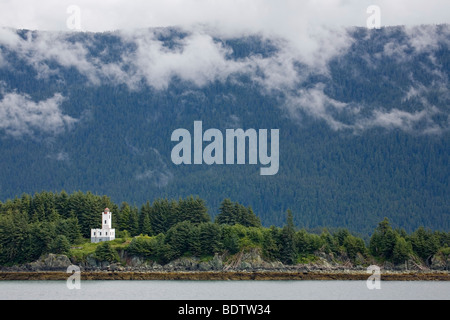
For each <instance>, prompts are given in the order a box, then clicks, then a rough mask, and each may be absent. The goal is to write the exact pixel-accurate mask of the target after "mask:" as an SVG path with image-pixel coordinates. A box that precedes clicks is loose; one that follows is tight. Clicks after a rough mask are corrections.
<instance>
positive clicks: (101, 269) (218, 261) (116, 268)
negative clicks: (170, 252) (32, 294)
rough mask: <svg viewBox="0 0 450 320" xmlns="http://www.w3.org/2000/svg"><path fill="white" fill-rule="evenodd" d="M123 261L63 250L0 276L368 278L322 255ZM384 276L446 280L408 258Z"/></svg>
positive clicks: (445, 274) (442, 271)
mask: <svg viewBox="0 0 450 320" xmlns="http://www.w3.org/2000/svg"><path fill="white" fill-rule="evenodd" d="M123 261H126V263H110V262H106V261H97V260H95V259H91V258H88V259H86V260H85V261H82V262H77V261H71V260H70V259H69V258H68V257H67V256H65V255H54V254H49V255H46V256H43V257H41V258H40V259H39V260H37V261H35V262H32V263H27V264H24V265H17V266H12V267H1V268H0V281H1V280H67V278H68V277H69V276H70V273H67V268H68V267H69V266H72V265H75V266H77V267H78V268H79V270H80V275H81V279H84V280H194V281H207V280H213V281H225V280H257V281H260V280H296V281H301V280H355V281H357V280H358V281H361V280H364V281H365V280H367V279H368V278H369V276H370V273H368V272H367V266H364V265H351V264H345V263H342V262H340V263H336V262H334V263H332V262H331V261H327V259H326V257H324V258H323V259H320V260H318V261H316V262H315V263H309V264H299V265H294V266H286V265H283V264H282V263H280V262H278V261H275V262H267V261H264V260H262V259H261V257H260V256H259V255H258V254H257V253H255V252H254V253H249V254H247V255H243V256H241V257H239V259H236V260H231V261H223V259H222V257H220V256H215V257H214V258H212V259H209V260H207V261H204V260H201V259H198V258H181V259H177V260H176V261H173V262H170V263H168V264H166V265H159V264H157V263H155V262H152V261H145V260H143V259H141V258H139V257H126V259H125V260H123ZM380 271H381V278H382V280H385V281H450V272H449V271H448V268H447V266H446V267H445V268H428V267H426V266H423V265H418V264H417V263H413V262H405V264H402V265H399V266H394V265H391V264H388V263H385V264H383V265H382V266H380Z"/></svg>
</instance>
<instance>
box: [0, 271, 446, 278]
mask: <svg viewBox="0 0 450 320" xmlns="http://www.w3.org/2000/svg"><path fill="white" fill-rule="evenodd" d="M70 275H71V274H70V273H66V272H57V271H44V272H43V271H41V272H0V281H13V280H14V281H25V280H33V281H37V280H47V281H50V280H52V281H54V280H67V279H68V278H69V276H70ZM80 276H81V280H122V281H130V280H147V281H161V280H164V281H174V280H178V281H180V280H181V281H366V280H367V279H368V278H369V276H370V274H368V273H365V272H360V271H351V270H345V271H342V272H323V271H322V272H319V271H317V272H293V271H291V272H287V271H286V272H273V271H255V272H250V271H248V272H240V271H226V272H132V271H120V272H118V271H115V272H112V271H94V272H92V271H85V272H81V273H80ZM381 280H382V281H450V274H449V273H448V272H438V271H435V272H408V273H405V272H387V273H382V274H381Z"/></svg>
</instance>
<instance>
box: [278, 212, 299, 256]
mask: <svg viewBox="0 0 450 320" xmlns="http://www.w3.org/2000/svg"><path fill="white" fill-rule="evenodd" d="M280 259H281V262H283V263H284V264H294V263H295V261H296V259H297V250H296V246H295V226H294V217H293V214H292V211H291V210H288V211H287V223H286V225H285V226H284V227H283V229H282V231H281V254H280Z"/></svg>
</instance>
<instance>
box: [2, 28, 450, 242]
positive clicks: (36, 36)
mask: <svg viewBox="0 0 450 320" xmlns="http://www.w3.org/2000/svg"><path fill="white" fill-rule="evenodd" d="M449 34H450V32H449V26H447V25H441V26H421V27H414V28H403V27H390V28H383V29H380V30H367V29H364V28H350V29H348V30H347V33H346V35H345V37H346V38H347V40H348V41H347V42H346V43H348V46H347V47H346V48H345V50H340V51H338V53H336V54H335V55H333V56H332V57H331V58H329V59H328V60H326V61H324V62H325V63H322V64H320V66H315V65H311V64H308V63H307V62H305V61H302V60H301V58H300V56H297V55H296V52H295V51H290V50H291V47H290V46H288V45H286V43H285V42H284V41H283V40H282V39H267V38H263V37H261V36H259V35H250V36H247V37H243V38H238V39H235V38H232V39H229V38H225V37H219V36H216V35H211V34H208V33H205V32H203V33H196V32H192V31H184V30H180V29H175V28H160V29H149V30H139V31H137V32H135V33H131V34H130V33H124V32H106V33H81V32H80V33H77V32H75V33H55V32H42V31H28V30H10V29H1V32H0V152H1V161H0V199H1V200H2V201H3V202H4V203H8V202H7V199H14V197H15V196H17V195H21V194H23V193H27V194H35V193H37V196H36V197H37V198H38V199H40V198H42V197H45V195H46V194H48V193H47V192H43V193H41V192H42V191H43V190H47V191H52V192H53V193H54V194H58V196H57V199H58V201H56V202H55V203H54V206H55V207H49V208H46V207H42V208H41V209H36V210H35V209H33V210H32V211H30V210H29V208H24V209H20V210H18V214H17V215H14V217H10V218H8V219H19V221H16V222H17V223H22V222H21V220H20V219H22V218H23V219H24V220H23V221H25V220H26V221H27V225H32V224H33V223H38V221H45V219H46V218H47V217H48V216H52V215H54V214H56V213H57V215H58V216H60V218H61V219H62V220H61V221H65V222H64V223H65V224H71V223H74V220H71V219H75V218H74V217H76V218H77V219H78V225H79V228H80V234H81V235H82V236H85V237H86V236H87V232H88V230H89V228H90V227H91V225H92V224H93V223H94V222H96V218H95V214H97V213H98V212H99V210H102V209H103V208H104V207H107V206H108V207H110V208H111V204H110V203H108V202H109V201H114V202H115V203H122V202H127V203H130V204H132V205H130V206H129V208H128V209H127V207H126V208H122V207H120V206H119V208H117V209H116V210H114V211H115V212H122V211H124V212H129V213H128V214H129V215H130V216H132V217H134V216H135V215H136V213H137V211H139V209H140V208H138V209H136V207H135V206H134V205H136V206H140V204H141V203H145V202H146V201H147V200H149V199H180V198H181V199H186V198H187V197H189V196H190V195H196V196H200V197H201V198H202V199H204V202H205V203H206V205H207V207H208V208H209V214H210V215H211V219H213V218H215V217H216V216H217V215H218V214H219V213H220V208H221V204H222V200H223V199H225V198H231V199H233V201H237V202H238V203H240V204H242V205H243V206H244V207H245V208H250V207H251V208H252V210H253V211H254V212H255V213H256V215H257V218H258V219H259V220H260V221H261V224H262V225H263V226H264V227H267V228H268V227H270V226H271V225H274V226H276V227H282V226H283V225H284V224H285V222H286V217H285V215H286V211H287V210H288V209H291V210H292V214H293V220H294V223H295V225H296V226H298V227H300V228H305V229H308V230H311V229H314V228H323V227H329V228H331V229H336V228H346V229H348V230H350V231H352V232H358V233H359V234H362V235H365V236H368V235H370V234H371V233H372V232H373V230H374V229H375V228H376V227H377V226H378V223H379V222H380V221H382V220H383V219H384V217H389V219H390V221H391V223H392V225H394V226H395V227H398V228H402V229H405V230H406V231H407V232H409V233H411V232H415V231H416V230H417V229H418V228H419V227H420V226H423V227H425V228H430V229H432V230H441V231H445V232H448V231H449V230H450V219H449V214H450V197H449V196H448V195H449V194H450V189H449V178H450V176H449V168H450V166H449V151H450V145H449V144H450V139H449V137H450V136H449V135H450V132H449V130H448V129H449V126H450V120H449V119H450V117H449V116H450V112H449V106H450V96H449V92H450V91H449V89H450V88H449V68H450V52H449V42H448V39H449ZM331 45H332V44H331V43H330V46H331ZM194 121H203V124H204V127H205V128H217V129H219V130H221V131H222V132H224V131H225V130H226V129H235V128H242V129H249V128H254V129H268V130H270V129H279V130H280V170H279V172H278V174H277V175H276V176H271V177H262V176H260V175H259V166H256V167H255V166H245V165H244V166H238V165H234V166H233V165H230V166H225V165H224V166H207V165H198V166H176V165H174V164H173V163H172V162H171V159H170V154H171V150H172V148H173V147H174V144H173V143H171V141H170V138H171V134H172V132H173V131H174V130H176V129H178V128H187V129H189V130H193V124H194ZM61 190H66V191H67V192H68V193H69V194H72V193H74V192H77V191H78V190H82V191H83V192H88V191H92V192H93V193H94V194H108V195H109V196H110V197H111V199H112V200H109V199H103V200H95V201H94V200H92V199H93V198H92V199H91V198H90V197H87V198H86V199H85V198H84V197H81V198H82V199H83V200H82V201H87V203H86V205H87V208H89V209H88V210H87V211H83V212H81V211H77V210H80V209H78V207H77V205H76V204H74V203H73V201H72V202H71V203H70V206H69V207H66V205H65V204H61V203H60V201H63V200H64V197H63V198H61V196H60V195H59V192H61ZM72 197H75V198H76V193H75V195H73V196H70V198H71V199H72ZM28 198H29V196H28ZM28 198H27V197H26V199H22V200H21V201H22V203H24V205H26V203H27V201H31V199H29V200H27V199H28ZM81 198H80V199H81ZM35 201H38V200H35ZM80 201H81V200H80ZM99 201H100V203H99ZM102 201H103V202H102ZM44 203H45V201H44ZM169 204H170V205H173V204H171V203H170V202H169ZM149 205H150V206H151V205H154V204H149ZM159 205H160V206H162V207H164V208H167V206H168V204H167V203H165V202H164V201H163V200H161V203H159ZM4 206H5V204H4ZM102 207H103V208H102ZM60 208H65V210H64V212H62V211H60V210H59V209H60ZM85 209H86V207H83V210H85ZM2 210H3V211H5V210H6V211H7V209H5V207H4V209H2ZM164 210H166V209H164ZM167 210H168V209H167ZM24 211H25V212H27V213H28V217H27V219H25V217H24V216H22V215H24ZM244 211H245V210H244ZM144 216H145V215H144ZM21 217H22V218H21ZM118 217H120V214H117V215H116V219H117V218H118ZM228 218H229V219H231V220H232V221H235V222H239V219H241V218H242V217H240V218H239V217H228ZM228 218H227V219H228ZM164 219H169V220H170V219H172V218H170V215H169V216H164ZM199 219H200V218H199ZM219 219H222V218H219ZM236 219H237V220H236ZM51 220H53V219H51ZM197 222H198V221H197ZM23 223H25V222H23ZM117 223H118V225H119V226H120V223H123V222H120V221H117ZM153 223H155V222H153ZM253 223H256V222H255V221H254V222H253ZM140 226H142V224H140ZM169 226H170V224H167V225H166V224H164V223H162V224H161V225H159V226H157V225H152V228H155V229H152V230H154V232H156V230H157V231H158V232H163V233H165V232H167V231H168V229H170V227H169ZM60 227H61V228H63V226H60ZM136 228H137V227H136V226H131V228H130V227H127V228H122V229H127V230H128V231H129V232H131V234H135V229H136ZM140 231H142V230H140ZM75 237H76V236H75ZM72 240H73V239H72Z"/></svg>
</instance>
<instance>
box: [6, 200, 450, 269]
mask: <svg viewBox="0 0 450 320" xmlns="http://www.w3.org/2000/svg"><path fill="white" fill-rule="evenodd" d="M105 207H109V208H110V209H111V211H112V212H113V227H114V228H116V232H117V234H118V235H121V236H124V237H125V238H121V239H116V240H114V241H111V242H105V243H101V244H93V243H90V239H88V237H89V236H90V233H89V230H90V229H91V228H97V227H99V224H100V223H101V221H100V217H101V212H102V210H103V209H104V208H105ZM220 211H221V213H220V215H219V216H217V218H216V219H215V221H214V222H212V219H211V217H210V215H209V214H208V208H207V207H206V205H205V202H204V201H203V200H202V199H200V198H194V197H188V198H186V199H179V200H178V201H169V200H163V199H158V200H155V201H154V202H153V204H150V203H149V202H147V203H146V204H144V205H143V206H141V209H137V207H135V206H130V205H129V204H128V203H122V204H121V205H120V206H118V205H116V204H115V203H113V202H112V201H111V200H110V199H109V198H108V197H107V196H97V195H93V194H92V193H81V192H76V193H73V194H71V195H68V194H67V193H65V192H61V193H58V194H54V193H51V192H43V193H40V194H36V195H34V196H30V195H26V194H24V195H23V196H22V197H21V198H15V199H14V200H8V201H6V202H5V203H0V265H6V266H9V265H14V264H22V263H26V262H31V261H34V260H37V259H38V258H39V257H40V256H41V255H43V254H47V253H56V254H66V255H68V256H70V257H71V258H72V259H74V260H75V261H83V260H85V259H86V258H87V257H88V256H92V257H94V258H95V259H97V260H99V261H109V262H117V261H119V255H118V252H119V251H126V252H127V254H128V255H129V256H139V257H142V258H144V259H149V260H153V261H157V262H159V263H168V262H170V261H173V260H175V259H178V258H180V257H186V256H187V257H189V256H195V257H199V258H201V259H203V260H204V261H207V260H209V259H211V257H213V256H214V255H215V254H224V253H228V254H231V255H234V254H237V253H239V252H241V251H246V250H250V249H255V248H256V249H259V251H260V252H261V254H262V257H263V258H264V259H266V260H269V261H271V260H279V261H281V262H283V263H284V264H297V263H309V262H314V261H316V260H317V253H318V252H321V253H324V254H333V255H334V256H336V257H347V259H348V260H349V261H352V262H358V261H361V259H363V260H364V259H373V260H375V261H379V262H384V261H390V262H393V263H396V264H401V263H403V262H405V261H407V260H409V259H411V258H413V259H416V260H417V261H422V262H423V263H429V261H430V259H431V258H432V257H433V256H434V255H436V254H439V255H444V256H448V255H449V254H450V233H445V232H438V231H435V232H432V231H430V230H426V229H424V228H419V229H418V230H416V231H415V232H413V233H412V234H407V233H406V232H405V231H404V230H394V229H393V228H392V226H391V225H390V222H389V220H388V219H384V220H383V221H382V222H381V223H379V225H378V227H377V228H376V230H375V231H374V232H373V234H372V236H371V238H370V240H369V243H368V245H367V246H366V243H365V242H364V240H363V239H362V238H361V237H358V236H356V235H353V234H351V233H350V232H349V231H348V230H346V229H339V230H336V231H334V232H330V231H328V230H326V229H324V230H320V232H315V233H314V232H308V231H307V230H305V229H300V230H299V229H298V228H297V227H296V226H295V224H294V219H293V213H292V212H291V211H290V210H288V211H287V213H286V222H285V225H284V226H283V227H282V228H280V227H275V226H272V227H270V228H265V227H262V226H261V224H260V223H259V219H258V218H257V216H256V215H255V213H254V212H253V211H252V210H251V209H250V208H245V207H243V206H242V205H240V204H239V203H233V202H232V201H231V200H230V199H225V200H224V201H223V202H222V205H221V208H220ZM155 230H156V231H155Z"/></svg>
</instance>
